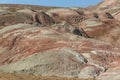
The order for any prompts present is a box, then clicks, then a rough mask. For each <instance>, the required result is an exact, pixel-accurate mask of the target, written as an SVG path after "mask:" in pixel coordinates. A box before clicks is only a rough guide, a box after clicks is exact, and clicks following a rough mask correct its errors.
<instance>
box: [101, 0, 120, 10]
mask: <svg viewBox="0 0 120 80" xmlns="http://www.w3.org/2000/svg"><path fill="white" fill-rule="evenodd" d="M114 6H120V1H119V0H105V1H103V2H102V3H101V4H100V5H99V7H101V8H104V7H108V8H109V7H114Z"/></svg>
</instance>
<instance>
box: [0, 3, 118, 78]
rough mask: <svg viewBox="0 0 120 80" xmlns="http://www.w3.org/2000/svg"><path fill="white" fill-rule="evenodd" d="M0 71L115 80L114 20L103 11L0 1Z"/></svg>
mask: <svg viewBox="0 0 120 80" xmlns="http://www.w3.org/2000/svg"><path fill="white" fill-rule="evenodd" d="M116 11H117V12H118V10H116ZM116 11H114V13H116ZM0 71H1V72H4V73H1V74H0V80H2V79H8V80H9V78H13V79H21V78H22V79H23V80H27V78H28V77H26V76H24V75H22V76H21V75H19V74H26V75H27V76H30V77H31V79H33V78H36V79H41V80H44V79H45V80H47V79H49V80H50V79H52V80H63V79H65V80H67V79H68V78H72V79H69V80H79V79H80V80H81V79H97V80H104V79H108V80H119V79H120V77H119V74H120V21H119V18H118V17H117V18H116V15H113V12H111V11H110V10H108V9H105V10H102V9H96V10H92V11H91V10H88V9H82V8H57V7H56V8H55V7H51V8H48V7H39V6H30V5H29V6H28V5H24V6H23V5H1V6H0ZM7 73H8V74H7ZM9 73H12V74H9ZM1 75H2V76H1ZM16 75H17V77H16ZM39 76H40V77H39ZM41 76H47V77H48V78H47V77H43V78H42V77H41ZM50 76H56V77H54V78H53V77H50ZM59 77H61V78H59ZM63 77H67V78H63Z"/></svg>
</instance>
